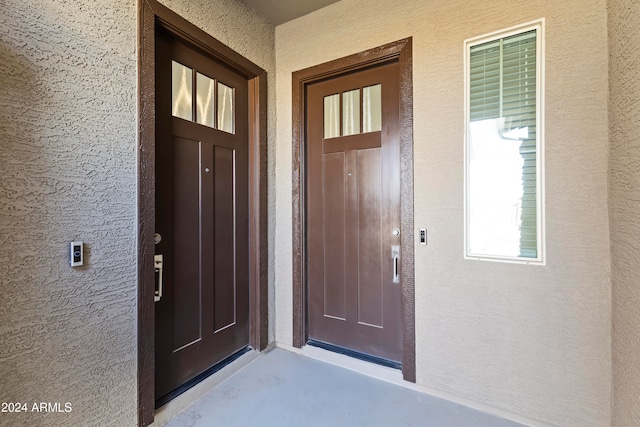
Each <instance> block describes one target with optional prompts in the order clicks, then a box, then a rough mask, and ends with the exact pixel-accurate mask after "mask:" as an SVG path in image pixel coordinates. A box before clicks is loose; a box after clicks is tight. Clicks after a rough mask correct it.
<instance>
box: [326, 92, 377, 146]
mask: <svg viewBox="0 0 640 427" xmlns="http://www.w3.org/2000/svg"><path fill="white" fill-rule="evenodd" d="M361 92H362V100H360V93H361ZM341 99H342V104H341V103H340V100H341ZM361 107H362V108H361ZM341 115H342V121H341V120H340V118H341ZM340 123H342V132H340ZM381 130H382V85H380V84H377V85H373V86H367V87H363V88H358V89H353V90H349V91H346V92H342V97H341V96H340V94H334V95H329V96H325V97H324V137H325V138H337V137H339V136H349V135H358V134H360V133H369V132H380V131H381Z"/></svg>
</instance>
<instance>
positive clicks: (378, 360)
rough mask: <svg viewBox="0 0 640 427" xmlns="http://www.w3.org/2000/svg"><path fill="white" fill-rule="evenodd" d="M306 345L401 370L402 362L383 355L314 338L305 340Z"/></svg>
mask: <svg viewBox="0 0 640 427" xmlns="http://www.w3.org/2000/svg"><path fill="white" fill-rule="evenodd" d="M307 345H310V346H312V347H318V348H321V349H323V350H327V351H332V352H334V353H338V354H343V355H345V356H348V357H353V358H354V359H360V360H364V361H365V362H369V363H374V364H376V365H381V366H385V367H387V368H391V369H398V370H402V363H400V362H396V361H394V360H389V359H385V358H384V357H378V356H374V355H372V354H367V353H362V352H359V351H355V350H351V349H349V348H345V347H340V346H338V345H334V344H329V343H326V342H323V341H318V340H314V339H309V340H307Z"/></svg>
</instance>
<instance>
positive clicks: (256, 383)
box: [166, 349, 522, 427]
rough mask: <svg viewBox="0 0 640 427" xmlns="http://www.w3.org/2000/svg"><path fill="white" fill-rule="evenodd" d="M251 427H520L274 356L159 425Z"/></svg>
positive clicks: (334, 369)
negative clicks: (164, 423) (167, 421)
mask: <svg viewBox="0 0 640 427" xmlns="http://www.w3.org/2000/svg"><path fill="white" fill-rule="evenodd" d="M251 425H255V426H296V427H298V426H300V427H314V426H322V427H327V426H350V427H352V426H354V427H355V426H367V427H376V426H381V427H382V426H384V427H399V426H421V427H432V426H433V427H518V426H519V427H521V426H522V425H521V424H517V423H514V422H512V421H507V420H504V419H501V418H497V417H495V416H493V415H488V414H485V413H483V412H479V411H476V410H474V409H471V408H467V407H465V406H462V405H458V404H456V403H452V402H449V401H446V400H441V399H438V398H435V397H431V396H428V395H425V394H423V393H420V392H418V391H414V390H410V389H407V388H404V387H401V386H398V385H395V384H390V383H387V382H385V381H381V380H378V379H375V378H372V377H369V376H366V375H362V374H359V373H356V372H354V371H351V370H348V369H344V368H341V367H338V366H334V365H331V364H328V363H325V362H321V361H318V360H315V359H311V358H309V357H306V356H302V355H298V354H294V353H290V352H288V351H286V350H281V349H275V350H272V351H270V352H269V353H267V354H266V355H264V356H261V357H259V358H258V359H257V360H255V361H254V362H252V363H251V364H250V365H248V366H247V367H245V368H244V369H242V370H241V371H240V372H238V373H237V374H235V375H233V376H232V377H231V378H229V379H227V380H226V381H225V382H223V383H222V384H220V385H219V386H218V387H216V388H215V389H214V390H213V391H211V392H209V393H208V394H206V395H205V396H204V397H202V398H201V399H200V400H198V401H197V402H196V403H194V404H193V405H192V406H190V407H189V408H187V409H186V410H185V411H183V412H181V413H180V414H178V415H177V416H176V417H174V418H173V419H171V420H170V421H169V423H168V424H166V426H169V427H205V426H206V427H210V426H221V427H222V426H224V427H236V426H238V427H240V426H242V427H245V426H251Z"/></svg>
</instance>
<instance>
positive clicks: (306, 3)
mask: <svg viewBox="0 0 640 427" xmlns="http://www.w3.org/2000/svg"><path fill="white" fill-rule="evenodd" d="M242 1H243V2H245V3H246V4H248V5H249V6H251V7H253V8H255V9H256V10H257V11H258V12H260V13H261V14H263V15H264V16H265V17H266V18H267V19H268V20H269V21H271V23H272V24H273V25H276V26H277V25H280V24H283V23H285V22H287V21H291V20H292V19H296V18H299V17H300V16H303V15H306V14H308V13H311V12H313V11H315V10H318V9H322V8H323V7H325V6H328V5H330V4H331V3H336V2H338V1H339V0H242Z"/></svg>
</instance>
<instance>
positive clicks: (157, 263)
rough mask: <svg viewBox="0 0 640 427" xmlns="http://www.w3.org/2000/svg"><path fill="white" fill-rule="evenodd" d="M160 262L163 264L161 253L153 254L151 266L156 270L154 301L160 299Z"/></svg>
mask: <svg viewBox="0 0 640 427" xmlns="http://www.w3.org/2000/svg"><path fill="white" fill-rule="evenodd" d="M162 264H163V259H162V255H155V256H154V257H153V266H154V267H155V270H156V276H158V277H157V279H156V291H155V294H154V295H153V301H154V302H158V301H160V298H162V270H163V269H162Z"/></svg>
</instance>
